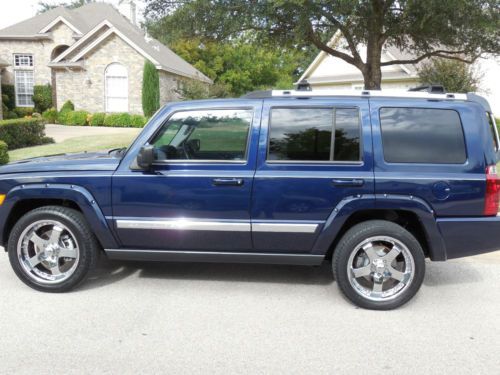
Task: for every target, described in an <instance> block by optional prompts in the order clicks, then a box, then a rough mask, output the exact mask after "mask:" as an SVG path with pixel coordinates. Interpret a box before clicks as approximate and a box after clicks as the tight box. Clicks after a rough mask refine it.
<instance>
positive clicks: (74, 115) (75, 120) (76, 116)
mask: <svg viewBox="0 0 500 375" xmlns="http://www.w3.org/2000/svg"><path fill="white" fill-rule="evenodd" d="M88 116H89V113H88V112H86V111H71V112H68V114H67V115H66V124H65V125H77V126H85V125H88V123H87V119H88Z"/></svg>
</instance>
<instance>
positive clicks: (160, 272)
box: [80, 257, 334, 290]
mask: <svg viewBox="0 0 500 375" xmlns="http://www.w3.org/2000/svg"><path fill="white" fill-rule="evenodd" d="M137 272H139V275H138V276H139V277H141V278H151V279H174V280H206V281H239V282H263V283H290V284H297V283H301V284H306V285H307V284H319V285H327V284H331V283H333V282H334V279H333V273H332V269H331V265H330V264H329V263H328V262H324V263H323V264H322V265H321V266H317V267H312V266H289V265H270V264H231V263H182V262H181V263H176V262H131V261H113V260H109V259H107V258H105V257H102V258H101V259H100V261H99V263H98V266H97V267H96V269H95V270H94V271H93V272H92V274H91V275H90V276H89V278H88V279H87V281H86V282H85V283H84V284H83V285H82V286H81V287H80V290H88V289H94V288H99V287H102V286H106V285H109V284H113V283H116V282H119V281H120V280H123V279H126V278H128V277H130V276H132V275H134V274H136V273H137Z"/></svg>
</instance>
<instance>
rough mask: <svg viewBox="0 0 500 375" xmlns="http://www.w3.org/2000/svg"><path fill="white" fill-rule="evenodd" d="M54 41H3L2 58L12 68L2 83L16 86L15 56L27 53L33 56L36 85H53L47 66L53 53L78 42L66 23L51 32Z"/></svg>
mask: <svg viewBox="0 0 500 375" xmlns="http://www.w3.org/2000/svg"><path fill="white" fill-rule="evenodd" d="M51 34H52V40H43V41H27V40H26V41H24V40H2V41H0V58H1V59H3V60H5V61H7V62H9V63H10V64H11V66H9V67H8V68H6V71H5V72H4V74H3V77H2V83H4V84H10V85H13V84H14V54H16V53H26V54H32V55H33V61H34V68H33V70H34V79H35V85H46V84H48V83H51V69H50V68H49V67H48V66H47V64H48V63H49V62H50V61H51V55H52V52H53V51H54V49H55V48H56V47H59V46H62V45H66V46H70V45H72V44H73V43H74V42H75V41H76V40H75V39H74V38H73V34H74V32H73V30H71V29H70V28H69V27H68V26H66V25H65V24H64V23H59V24H57V25H56V26H54V27H53V28H52V30H51Z"/></svg>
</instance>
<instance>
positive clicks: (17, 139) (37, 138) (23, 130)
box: [0, 118, 54, 150]
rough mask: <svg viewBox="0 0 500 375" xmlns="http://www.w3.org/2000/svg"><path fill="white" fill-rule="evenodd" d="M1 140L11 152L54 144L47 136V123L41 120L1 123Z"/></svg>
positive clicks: (24, 119) (27, 119)
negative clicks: (17, 149)
mask: <svg viewBox="0 0 500 375" xmlns="http://www.w3.org/2000/svg"><path fill="white" fill-rule="evenodd" d="M0 140H2V141H4V142H5V143H7V145H8V148H9V150H15V149H16V148H23V147H30V146H38V145H43V144H47V143H54V140H53V139H52V138H49V137H46V136H45V121H44V120H43V119H40V118H22V119H15V120H3V121H0Z"/></svg>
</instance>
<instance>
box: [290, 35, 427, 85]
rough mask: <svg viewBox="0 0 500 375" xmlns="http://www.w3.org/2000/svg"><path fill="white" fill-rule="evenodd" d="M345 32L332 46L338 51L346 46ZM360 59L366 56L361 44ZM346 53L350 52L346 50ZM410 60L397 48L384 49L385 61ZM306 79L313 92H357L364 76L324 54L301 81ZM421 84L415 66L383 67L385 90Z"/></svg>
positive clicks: (312, 64) (309, 68)
mask: <svg viewBox="0 0 500 375" xmlns="http://www.w3.org/2000/svg"><path fill="white" fill-rule="evenodd" d="M343 43H344V39H343V37H342V33H340V32H336V33H335V35H334V36H333V37H332V39H331V40H330V42H329V45H330V46H332V47H334V48H338V46H341V45H343ZM358 51H359V53H360V55H361V56H366V46H365V45H359V46H358ZM346 52H347V53H349V51H347V50H346ZM407 58H411V57H409V56H407V55H406V54H403V53H401V52H400V51H399V50H398V49H397V48H395V47H388V48H384V49H383V50H382V61H390V60H395V59H397V60H400V59H407ZM302 80H307V82H308V83H309V84H310V85H311V87H312V89H313V90H320V89H355V90H362V89H363V88H364V80H363V75H362V74H361V72H360V71H359V69H358V68H356V67H355V66H354V65H351V64H349V63H347V62H345V61H344V60H342V59H339V58H337V57H333V56H332V55H330V54H328V53H326V52H324V51H321V52H320V53H319V54H318V56H316V58H315V59H314V60H313V62H312V63H311V64H310V65H309V66H308V67H307V69H306V70H305V71H304V73H303V74H302V76H301V77H300V79H299V82H300V81H302ZM417 84H418V73H417V66H416V65H389V66H383V67H382V89H405V90H406V89H409V88H411V87H415V86H417Z"/></svg>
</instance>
